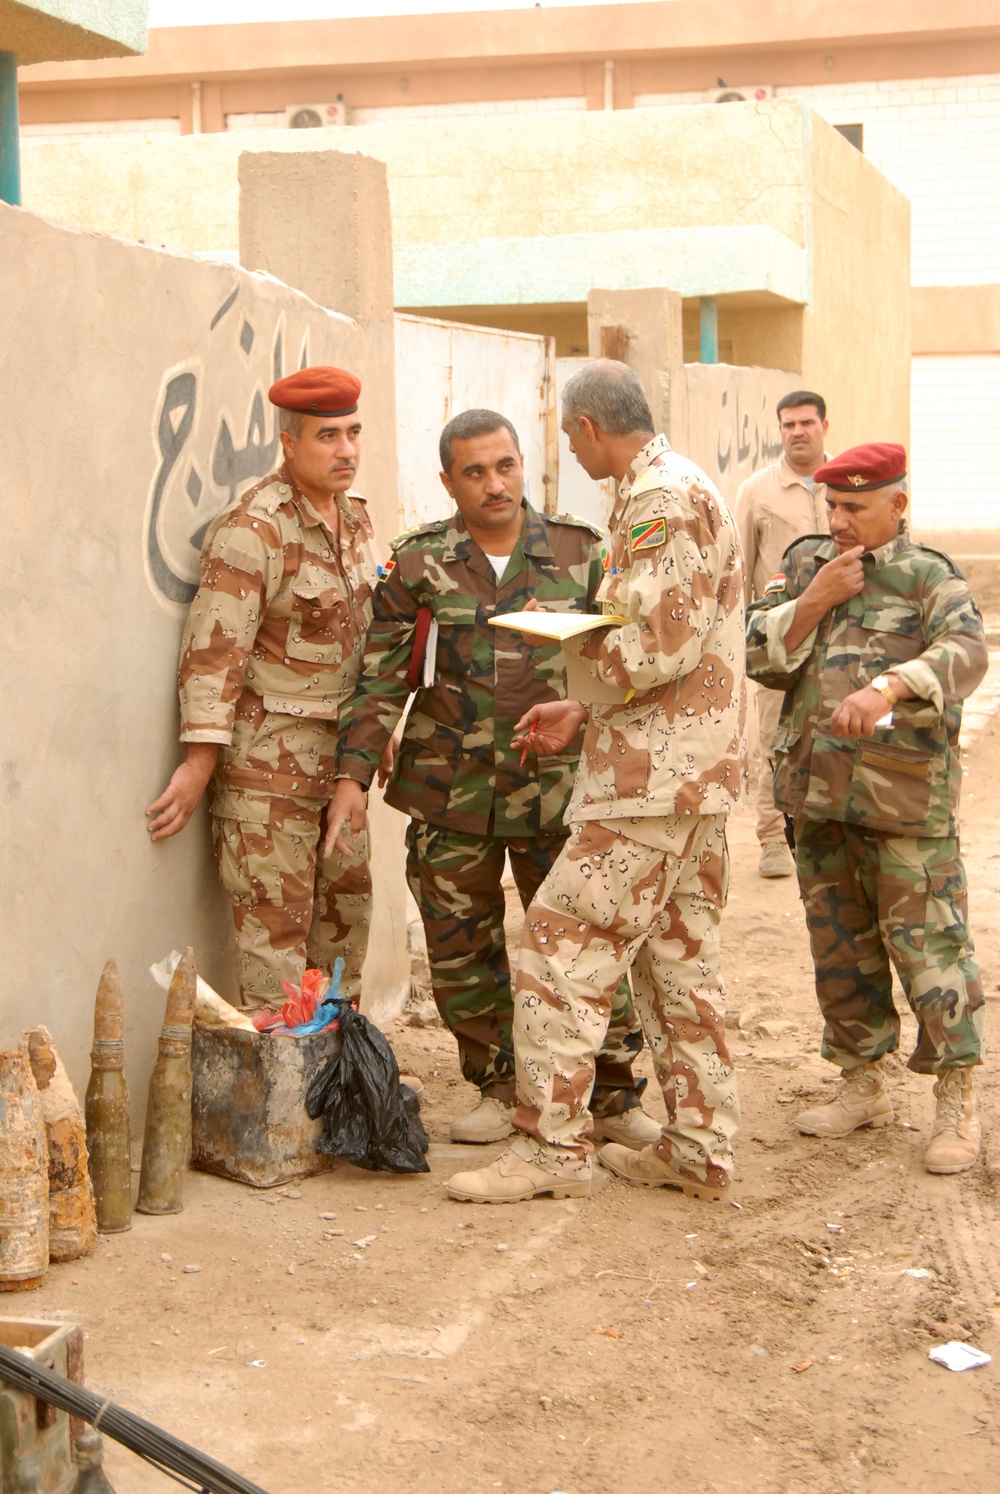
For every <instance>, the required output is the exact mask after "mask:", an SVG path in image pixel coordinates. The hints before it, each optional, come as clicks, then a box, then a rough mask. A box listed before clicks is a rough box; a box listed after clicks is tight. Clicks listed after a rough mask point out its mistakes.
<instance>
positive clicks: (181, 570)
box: [143, 286, 309, 611]
mask: <svg viewBox="0 0 1000 1494" xmlns="http://www.w3.org/2000/svg"><path fill="white" fill-rule="evenodd" d="M240 289H241V288H240V287H239V286H238V287H237V288H236V290H234V291H233V293H232V295H231V296H229V297H228V298H227V299H226V300H225V301H224V302H223V303H222V305H221V306H220V307H219V308H218V310H217V311H216V313H215V315H214V316H213V317H212V319H211V322H210V324H209V327H208V336H207V341H206V345H205V351H204V354H203V355H199V356H196V357H192V358H189V359H186V360H185V361H184V362H183V363H180V364H175V365H174V366H173V367H172V368H169V369H167V370H166V372H165V373H164V375H163V378H162V380H161V383H160V390H159V394H158V398H157V404H156V412H155V415H154V417H153V428H152V436H153V447H154V455H155V463H156V466H155V471H154V474H153V479H152V482H151V485H150V491H149V495H148V499H147V503H146V520H145V525H144V529H143V547H144V556H143V559H144V563H145V568H146V576H147V579H148V581H149V585H150V588H151V590H152V592H153V595H154V596H155V597H156V598H157V600H158V601H159V602H161V603H162V604H163V605H164V606H165V607H166V608H168V609H169V610H171V611H183V609H184V608H186V607H187V606H188V604H189V603H190V601H191V599H192V597H193V596H194V594H195V591H196V589H197V584H198V560H199V555H200V553H201V544H202V540H203V539H204V537H205V533H206V530H207V529H208V526H209V525H210V524H211V522H212V520H213V519H214V518H215V517H216V516H217V515H218V514H219V513H221V512H222V510H223V509H224V508H227V507H229V505H230V504H232V503H235V501H236V499H237V498H238V497H239V495H240V493H241V492H243V491H245V490H246V488H247V487H249V486H250V484H251V483H253V482H254V481H255V480H256V479H258V478H261V477H264V476H266V474H267V473H268V472H271V471H273V470H274V467H275V466H276V465H277V458H278V451H279V446H280V442H279V438H278V412H277V410H275V409H274V407H273V406H272V405H270V404H269V403H268V400H267V390H268V388H269V387H270V385H271V383H272V382H273V381H274V380H275V379H280V378H281V376H282V373H283V371H284V368H285V364H286V362H289V363H290V362H291V359H289V358H288V352H289V349H290V348H294V352H295V363H294V366H296V367H298V368H305V367H306V366H307V364H308V362H309V329H308V327H307V326H306V325H305V324H304V322H303V325H302V326H301V327H294V328H293V327H289V326H288V325H287V322H288V318H287V317H286V314H285V312H283V311H281V310H279V309H277V308H275V307H265V308H264V309H263V310H261V308H260V307H259V306H256V305H255V306H254V307H253V309H252V310H248V311H247V312H244V311H243V309H242V308H241V306H240V305H239V304H238V303H239V301H240Z"/></svg>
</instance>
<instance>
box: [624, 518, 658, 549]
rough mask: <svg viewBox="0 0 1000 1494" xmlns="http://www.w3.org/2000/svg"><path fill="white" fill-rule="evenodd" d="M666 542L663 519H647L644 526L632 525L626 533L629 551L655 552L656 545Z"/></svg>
mask: <svg viewBox="0 0 1000 1494" xmlns="http://www.w3.org/2000/svg"><path fill="white" fill-rule="evenodd" d="M666 542H667V521H666V519H664V518H662V517H661V518H659V519H647V520H646V522H645V523H644V524H633V525H632V528H631V529H630V530H629V532H628V543H629V549H630V550H655V549H656V547H657V545H665V544H666Z"/></svg>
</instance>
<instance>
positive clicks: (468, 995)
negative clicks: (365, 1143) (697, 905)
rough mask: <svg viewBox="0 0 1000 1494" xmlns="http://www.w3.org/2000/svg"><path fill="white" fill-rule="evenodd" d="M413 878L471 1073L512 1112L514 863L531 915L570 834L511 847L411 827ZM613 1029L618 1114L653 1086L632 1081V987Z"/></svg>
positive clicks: (610, 1072)
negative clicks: (505, 881)
mask: <svg viewBox="0 0 1000 1494" xmlns="http://www.w3.org/2000/svg"><path fill="white" fill-rule="evenodd" d="M406 843H407V858H406V879H407V882H408V883H409V886H410V891H411V892H412V894H413V897H414V899H415V901H416V903H417V906H418V907H419V909H420V914H421V917H422V919H423V924H424V932H425V934H426V936H427V955H428V959H429V962H430V968H431V981H432V984H433V989H434V1000H435V1002H436V1004H437V1008H438V1011H439V1012H440V1013H441V1019H442V1021H443V1022H444V1023H445V1024H446V1025H447V1027H448V1028H449V1029H450V1030H451V1032H452V1033H454V1035H455V1038H456V1040H457V1042H458V1052H459V1058H460V1061H461V1065H462V1073H463V1075H464V1076H465V1078H466V1079H467V1080H468V1081H469V1083H470V1084H475V1085H477V1086H478V1087H479V1089H481V1090H482V1091H483V1092H484V1093H485V1094H490V1095H492V1096H494V1097H495V1098H496V1099H498V1100H503V1101H505V1102H506V1103H508V1104H512V1103H513V1101H514V1098H515V1089H514V1048H513V1038H512V1035H511V1021H512V1018H513V999H512V996H511V985H510V964H509V961H508V956H507V941H506V937H505V934H504V911H505V900H504V891H503V887H502V885H501V878H502V876H503V872H504V860H505V856H509V857H510V867H511V872H512V874H513V877H514V884H515V886H516V887H517V891H518V896H519V897H520V899H521V904H522V906H523V907H527V905H528V904H529V902H530V901H531V899H532V897H533V896H534V894H535V892H536V891H537V890H538V888H539V887H540V886H541V884H542V882H544V880H545V878H546V877H547V876H548V874H549V872H550V871H551V869H552V865H553V863H554V861H555V860H556V857H557V856H558V855H559V852H560V851H561V849H562V847H563V846H564V845H565V843H566V836H565V835H545V836H539V837H531V836H525V837H522V838H518V839H511V840H509V839H503V838H497V837H492V836H480V835H465V834H462V833H460V832H459V831H456V830H448V829H446V828H445V827H444V826H441V825H428V824H424V823H423V822H421V821H418V820H411V821H410V826H409V829H408V831H407V837H406ZM611 1012H612V1015H611V1021H610V1025H609V1028H608V1033H607V1037H606V1039H605V1042H604V1046H603V1048H602V1049H601V1052H600V1054H599V1055H598V1058H597V1083H596V1085H595V1101H594V1108H595V1111H596V1113H597V1114H599V1115H612V1114H616V1113H619V1112H621V1111H623V1110H628V1109H631V1108H632V1107H633V1106H634V1105H637V1104H638V1103H639V1096H640V1095H641V1093H642V1091H643V1089H645V1087H646V1080H645V1079H639V1080H636V1079H634V1078H633V1077H632V1061H633V1059H634V1058H635V1057H636V1056H637V1055H638V1054H639V1053H640V1052H641V1050H642V1030H641V1028H640V1026H639V1020H638V1018H637V1017H636V1015H635V1012H634V1010H633V1006H632V996H631V992H630V991H629V987H628V981H627V980H625V981H622V982H621V984H620V987H619V989H618V990H616V991H615V993H614V996H613V999H612V1002H611Z"/></svg>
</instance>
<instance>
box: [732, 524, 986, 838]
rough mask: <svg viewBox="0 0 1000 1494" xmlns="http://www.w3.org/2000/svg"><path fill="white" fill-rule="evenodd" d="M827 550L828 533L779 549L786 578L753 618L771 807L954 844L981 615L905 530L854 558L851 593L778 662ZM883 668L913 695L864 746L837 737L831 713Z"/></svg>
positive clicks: (981, 640)
mask: <svg viewBox="0 0 1000 1494" xmlns="http://www.w3.org/2000/svg"><path fill="white" fill-rule="evenodd" d="M837 553H838V551H837V547H836V545H835V544H834V542H833V541H832V540H831V539H830V538H829V537H828V536H825V535H819V534H814V535H808V536H807V537H806V538H805V539H801V540H798V541H797V542H796V543H795V544H794V545H791V546H789V548H788V549H787V550H786V551H785V554H784V557H783V559H782V572H783V574H782V575H781V576H780V577H776V578H775V584H774V585H773V587H771V588H769V589H768V592H767V594H766V595H765V596H764V597H763V598H762V599H761V600H760V601H758V602H754V604H753V606H752V607H751V608H750V613H749V618H748V624H747V661H748V669H749V672H750V674H751V676H752V677H753V678H754V679H756V680H759V681H760V682H761V684H763V685H767V686H769V687H770V688H771V689H775V690H784V691H785V692H786V694H785V701H784V705H783V706H782V711H781V720H780V722H779V724H778V731H777V735H776V737H775V741H774V750H775V770H774V800H775V803H776V804H777V806H778V808H779V809H783V810H784V812H785V813H786V814H789V815H802V816H804V817H805V818H806V819H810V820H842V821H845V822H846V823H848V824H853V825H864V826H866V827H867V828H868V829H871V830H886V831H890V832H895V833H897V834H899V835H917V836H939V835H955V834H956V833H957V815H958V799H959V789H960V785H961V765H960V762H959V754H958V734H959V728H960V726H961V722H962V701H963V700H964V699H965V697H966V696H967V695H969V694H971V692H972V691H973V690H974V689H975V688H976V686H977V685H978V684H979V682H980V680H981V679H982V678H983V675H984V674H985V673H986V666H987V662H988V660H987V650H986V638H985V634H984V632H983V624H982V619H981V617H980V615H979V610H978V608H977V607H976V604H975V602H974V601H973V599H972V594H971V593H970V591H969V587H968V585H967V583H966V581H965V578H964V576H963V575H962V573H961V571H960V570H959V569H958V567H957V566H956V565H955V564H954V562H953V561H952V560H950V559H949V557H948V556H947V555H943V554H942V553H941V552H940V551H939V550H929V549H927V548H926V547H925V546H924V545H920V544H917V543H916V542H915V541H914V540H911V538H910V536H909V533H908V532H907V530H906V528H905V526H904V528H903V530H902V532H901V533H900V534H899V536H898V537H897V538H896V539H894V540H891V541H890V542H889V544H887V545H882V546H881V547H880V548H879V549H877V550H872V551H869V552H868V553H867V554H866V555H865V556H864V566H865V588H864V591H862V592H861V594H860V596H856V597H853V598H852V599H851V600H850V601H848V602H841V603H840V604H839V606H837V607H833V608H831V610H830V611H829V612H828V613H827V614H826V616H825V617H824V618H823V620H822V621H821V622H820V624H819V626H818V627H817V628H816V629H815V630H814V631H813V632H812V633H810V635H809V636H808V638H806V639H804V640H803V642H802V643H801V644H800V645H799V647H798V648H797V649H794V650H793V651H792V652H788V651H787V650H786V649H785V644H784V639H785V634H786V633H787V631H788V628H789V626H790V625H791V622H792V617H793V615H794V611H795V598H796V597H798V596H799V595H800V594H801V593H802V592H803V591H804V590H805V588H806V587H807V586H808V584H809V582H810V581H811V580H812V578H813V576H815V575H816V573H817V571H818V570H819V568H820V566H822V565H825V564H826V562H827V561H829V560H833V559H835V558H836V556H837ZM888 670H892V672H893V673H894V674H897V675H898V676H899V678H900V679H901V680H903V681H905V683H906V684H907V685H909V687H910V689H911V690H913V691H915V692H916V694H917V696H918V697H919V698H918V699H917V700H909V701H900V703H899V704H898V705H896V706H895V707H894V708H893V710H892V724H891V726H885V727H879V728H877V729H876V731H875V733H874V736H872V737H870V738H869V737H865V738H861V739H856V738H853V737H835V736H834V735H833V728H832V720H831V718H832V716H833V712H834V710H835V708H836V707H837V705H839V703H840V702H841V701H842V700H843V699H844V698H845V696H847V695H851V694H852V693H853V692H854V691H855V690H860V689H862V688H863V686H865V685H867V684H870V683H871V681H872V680H873V679H874V678H875V677H876V675H879V674H884V673H885V672H886V671H888ZM886 710H887V712H888V706H887V707H886Z"/></svg>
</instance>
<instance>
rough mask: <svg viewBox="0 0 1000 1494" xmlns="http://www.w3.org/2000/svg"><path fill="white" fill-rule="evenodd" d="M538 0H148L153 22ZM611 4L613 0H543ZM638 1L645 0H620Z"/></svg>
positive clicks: (500, 6) (405, 11)
mask: <svg viewBox="0 0 1000 1494" xmlns="http://www.w3.org/2000/svg"><path fill="white" fill-rule="evenodd" d="M534 3H535V0H238V3H237V0H149V24H150V26H215V25H219V24H222V23H226V22H243V21H314V20H327V19H330V18H332V17H335V16H399V15H414V14H416V15H419V14H421V13H422V12H426V13H428V14H433V13H434V12H437V13H439V14H440V12H441V11H445V10H530V9H531V8H532V7H533V5H534ZM543 3H544V5H545V7H546V9H551V8H553V7H555V6H560V5H606V4H607V3H608V0H543ZM618 3H619V4H622V3H624V4H626V5H628V4H638V3H641V0H618Z"/></svg>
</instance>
